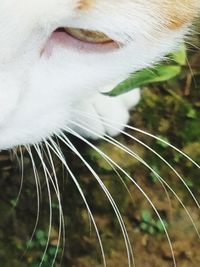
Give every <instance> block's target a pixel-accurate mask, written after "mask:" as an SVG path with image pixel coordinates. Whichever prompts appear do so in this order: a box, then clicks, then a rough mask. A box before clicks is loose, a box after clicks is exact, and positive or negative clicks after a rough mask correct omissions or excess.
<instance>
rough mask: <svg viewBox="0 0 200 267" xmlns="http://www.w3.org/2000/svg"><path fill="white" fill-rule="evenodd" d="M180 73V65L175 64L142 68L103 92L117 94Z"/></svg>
mask: <svg viewBox="0 0 200 267" xmlns="http://www.w3.org/2000/svg"><path fill="white" fill-rule="evenodd" d="M180 73H181V66H176V65H159V66H156V67H155V68H148V69H144V70H141V71H138V72H136V73H134V74H132V75H131V76H130V77H129V78H128V79H127V80H125V81H124V82H122V83H120V84H119V85H117V86H116V87H115V88H114V89H113V90H112V91H111V92H108V93H104V94H105V95H109V96H118V95H120V94H124V93H127V92H129V91H131V90H133V89H135V88H138V87H140V86H144V85H147V84H149V83H157V82H163V81H167V80H169V79H172V78H174V77H176V76H177V75H179V74H180Z"/></svg>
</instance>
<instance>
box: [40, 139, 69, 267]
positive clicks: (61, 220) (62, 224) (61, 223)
mask: <svg viewBox="0 0 200 267" xmlns="http://www.w3.org/2000/svg"><path fill="white" fill-rule="evenodd" d="M44 143H45V147H46V149H47V153H48V157H49V160H50V163H51V167H52V171H53V176H54V180H55V184H54V183H53V181H52V178H51V182H52V185H53V186H55V187H56V188H54V190H55V192H56V190H57V199H58V205H59V232H58V244H57V246H56V252H55V256H54V259H53V263H52V266H53V265H54V263H55V260H56V257H57V254H58V250H59V244H60V242H61V234H62V231H63V252H62V257H63V254H64V247H65V220H64V215H63V210H62V204H61V199H60V189H59V185H58V179H57V174H56V170H55V165H54V162H53V159H52V155H51V152H50V150H49V147H48V142H47V141H46V140H44ZM62 257H61V259H62Z"/></svg>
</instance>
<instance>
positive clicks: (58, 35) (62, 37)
mask: <svg viewBox="0 0 200 267" xmlns="http://www.w3.org/2000/svg"><path fill="white" fill-rule="evenodd" d="M57 46H60V47H63V48H64V49H72V50H76V51H77V50H79V51H82V52H86V53H92V52H94V53H98V52H100V53H103V52H104V53H105V52H110V51H113V50H115V49H117V48H119V45H118V44H117V43H115V42H114V41H111V42H107V43H89V42H84V41H81V40H78V39H76V38H74V37H73V36H71V35H70V34H68V33H67V32H65V31H59V30H58V31H54V32H53V33H52V34H51V36H50V38H49V39H48V41H47V42H46V44H45V46H44V49H43V50H42V55H43V54H44V55H46V56H47V57H50V56H51V55H52V53H53V50H54V49H56V47H57Z"/></svg>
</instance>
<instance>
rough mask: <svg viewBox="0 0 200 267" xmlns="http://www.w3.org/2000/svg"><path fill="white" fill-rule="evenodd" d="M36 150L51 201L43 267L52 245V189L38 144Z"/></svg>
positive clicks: (40, 264)
mask: <svg viewBox="0 0 200 267" xmlns="http://www.w3.org/2000/svg"><path fill="white" fill-rule="evenodd" d="M34 148H35V151H36V152H37V154H38V156H39V158H40V160H41V163H42V167H43V171H44V176H45V181H46V186H47V192H48V199H49V229H48V236H47V241H46V246H45V249H44V252H43V255H42V258H41V261H40V263H39V267H41V266H42V264H43V262H44V259H45V255H46V253H47V249H48V246H49V243H50V236H51V230H52V198H51V189H50V186H49V173H48V170H47V167H46V164H45V162H44V159H43V156H42V153H41V150H40V147H39V145H37V144H36V145H34Z"/></svg>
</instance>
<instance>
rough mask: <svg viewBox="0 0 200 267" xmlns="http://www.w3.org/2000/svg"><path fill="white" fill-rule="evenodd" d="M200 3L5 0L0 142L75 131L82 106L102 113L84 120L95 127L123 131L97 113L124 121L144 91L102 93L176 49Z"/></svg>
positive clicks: (0, 21)
mask: <svg viewBox="0 0 200 267" xmlns="http://www.w3.org/2000/svg"><path fill="white" fill-rule="evenodd" d="M198 7H199V1H198V0H187V1H183V0H162V1H160V0H149V1H146V0H138V1H136V0H123V1H122V0H32V1H31V0H29V1H27V0H1V1H0V149H7V148H11V147H13V146H17V145H21V144H32V143H37V142H40V141H41V140H42V139H44V138H48V137H49V136H51V135H52V134H54V133H58V131H60V130H62V129H64V128H65V127H66V126H67V127H71V128H72V129H76V130H77V127H76V125H75V124H73V122H76V121H78V120H79V119H78V115H77V114H78V113H76V112H75V111H78V110H82V111H83V112H85V113H90V114H91V115H92V116H93V117H95V118H96V119H95V120H94V119H93V120H92V119H91V120H89V119H85V120H86V121H85V123H86V124H90V128H91V129H93V130H94V131H95V132H97V133H99V134H104V133H105V132H108V133H109V134H111V135H115V134H117V132H118V131H116V130H115V129H113V128H109V127H108V126H105V125H103V123H102V121H101V120H100V118H99V117H98V115H101V116H105V117H109V119H111V120H115V121H117V122H118V123H120V124H123V123H126V122H127V121H128V109H129V108H130V106H133V105H135V104H136V103H137V102H138V101H139V98H140V92H139V90H135V91H133V92H132V93H130V94H128V95H124V96H122V97H117V98H109V97H107V96H103V95H101V92H105V91H109V90H111V89H112V88H113V87H114V86H115V85H116V84H117V83H119V82H120V81H122V80H123V79H125V78H126V77H127V76H128V75H129V74H130V73H132V72H135V71H137V70H139V69H141V68H145V67H147V66H149V65H151V64H153V63H154V62H156V61H158V60H160V59H162V58H163V56H164V55H165V54H167V53H168V52H170V51H171V50H173V49H174V48H176V47H177V45H178V44H179V43H180V41H181V40H182V38H183V36H184V35H185V34H187V33H188V30H189V29H190V25H191V22H192V20H193V18H194V17H195V16H196V13H197V9H198ZM80 29H81V30H80ZM83 29H84V30H85V31H84V30H83ZM86 30H87V31H86ZM85 118H86V117H85ZM78 131H79V132H81V133H82V134H84V135H85V136H92V134H90V133H89V132H87V131H85V130H80V129H78ZM93 137H94V136H93Z"/></svg>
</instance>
